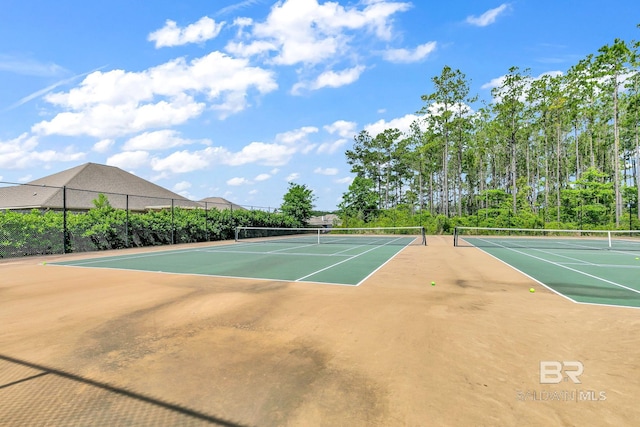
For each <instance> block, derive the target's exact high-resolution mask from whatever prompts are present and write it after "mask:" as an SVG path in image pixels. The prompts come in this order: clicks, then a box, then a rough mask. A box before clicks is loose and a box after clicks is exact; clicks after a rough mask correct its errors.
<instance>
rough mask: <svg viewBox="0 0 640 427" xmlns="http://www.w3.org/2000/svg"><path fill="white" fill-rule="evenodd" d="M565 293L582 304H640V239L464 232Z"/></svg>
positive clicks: (463, 239)
mask: <svg viewBox="0 0 640 427" xmlns="http://www.w3.org/2000/svg"><path fill="white" fill-rule="evenodd" d="M458 239H459V242H458V245H457V246H475V247H478V248H480V249H482V250H483V251H485V252H487V253H488V254H490V255H492V256H494V257H495V258H498V259H499V260H501V261H503V262H505V263H507V264H509V265H510V266H512V267H514V268H516V269H517V270H519V271H521V272H523V273H525V274H526V275H528V276H530V277H531V278H533V279H535V280H536V281H538V282H539V283H541V284H543V285H544V286H546V287H547V288H549V289H551V290H553V291H554V292H556V293H558V294H561V295H563V296H565V297H566V298H568V299H570V300H572V301H575V302H580V303H589V304H602V305H614V306H624V307H640V240H638V239H637V238H624V237H622V236H621V237H619V238H618V239H617V240H616V241H615V242H613V244H612V242H611V240H609V239H608V238H571V237H567V238H562V237H539V236H538V237H530V238H526V237H520V236H518V237H508V236H474V237H467V236H459V238H458Z"/></svg>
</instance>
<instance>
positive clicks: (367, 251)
mask: <svg viewBox="0 0 640 427" xmlns="http://www.w3.org/2000/svg"><path fill="white" fill-rule="evenodd" d="M400 239H401V237H398V238H397V239H393V240H391V241H389V242H388V243H385V244H384V245H380V246H374V247H373V248H371V249H369V250H366V251H364V252H361V253H359V254H358V255H354V256H352V257H350V258H347V259H344V260H342V261H339V262H336V263H335V264H331V265H330V266H328V267H324V268H321V269H320V270H317V271H314V272H313V273H311V274H307V275H306V276H302V277H300V278H299V279H296V280H295V281H296V282H299V281H301V280H304V279H306V278H307V277H311V276H313V275H314V274H318V273H321V272H323V271H325V270H328V269H330V268H333V267H335V266H337V265H340V264H343V263H345V262H347V261H351V260H352V259H356V258H358V257H359V256H361V255H364V254H366V253H369V252H371V251H373V250H375V249H378V248H381V247H383V246H387V245H388V244H390V243H393V242H395V241H396V240H400Z"/></svg>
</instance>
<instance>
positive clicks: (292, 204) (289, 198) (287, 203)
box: [280, 182, 315, 225]
mask: <svg viewBox="0 0 640 427" xmlns="http://www.w3.org/2000/svg"><path fill="white" fill-rule="evenodd" d="M314 200H315V197H314V195H313V190H311V189H310V188H307V186H306V185H304V184H302V185H301V184H296V183H293V182H290V183H289V190H288V191H287V193H286V194H285V195H284V197H283V202H282V205H281V206H280V209H281V210H282V213H283V214H284V215H287V216H290V217H292V218H294V219H295V220H296V221H297V222H298V223H299V224H300V225H305V224H307V221H309V218H311V213H312V211H313V201H314Z"/></svg>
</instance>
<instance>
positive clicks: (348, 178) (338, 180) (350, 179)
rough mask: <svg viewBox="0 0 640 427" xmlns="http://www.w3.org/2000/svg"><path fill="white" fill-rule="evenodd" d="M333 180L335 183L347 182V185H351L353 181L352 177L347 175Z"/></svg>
mask: <svg viewBox="0 0 640 427" xmlns="http://www.w3.org/2000/svg"><path fill="white" fill-rule="evenodd" d="M334 182H335V183H336V184H349V185H351V183H352V182H353V177H351V176H347V177H345V178H339V179H336V180H334Z"/></svg>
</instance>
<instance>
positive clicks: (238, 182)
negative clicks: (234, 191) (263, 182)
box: [227, 177, 251, 187]
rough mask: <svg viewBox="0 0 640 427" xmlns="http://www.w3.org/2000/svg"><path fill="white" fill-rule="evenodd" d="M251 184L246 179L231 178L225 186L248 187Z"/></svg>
mask: <svg viewBox="0 0 640 427" xmlns="http://www.w3.org/2000/svg"><path fill="white" fill-rule="evenodd" d="M248 184H251V181H249V180H248V179H246V178H238V177H236V178H231V179H229V180H227V185H231V186H234V187H235V186H239V185H248Z"/></svg>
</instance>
